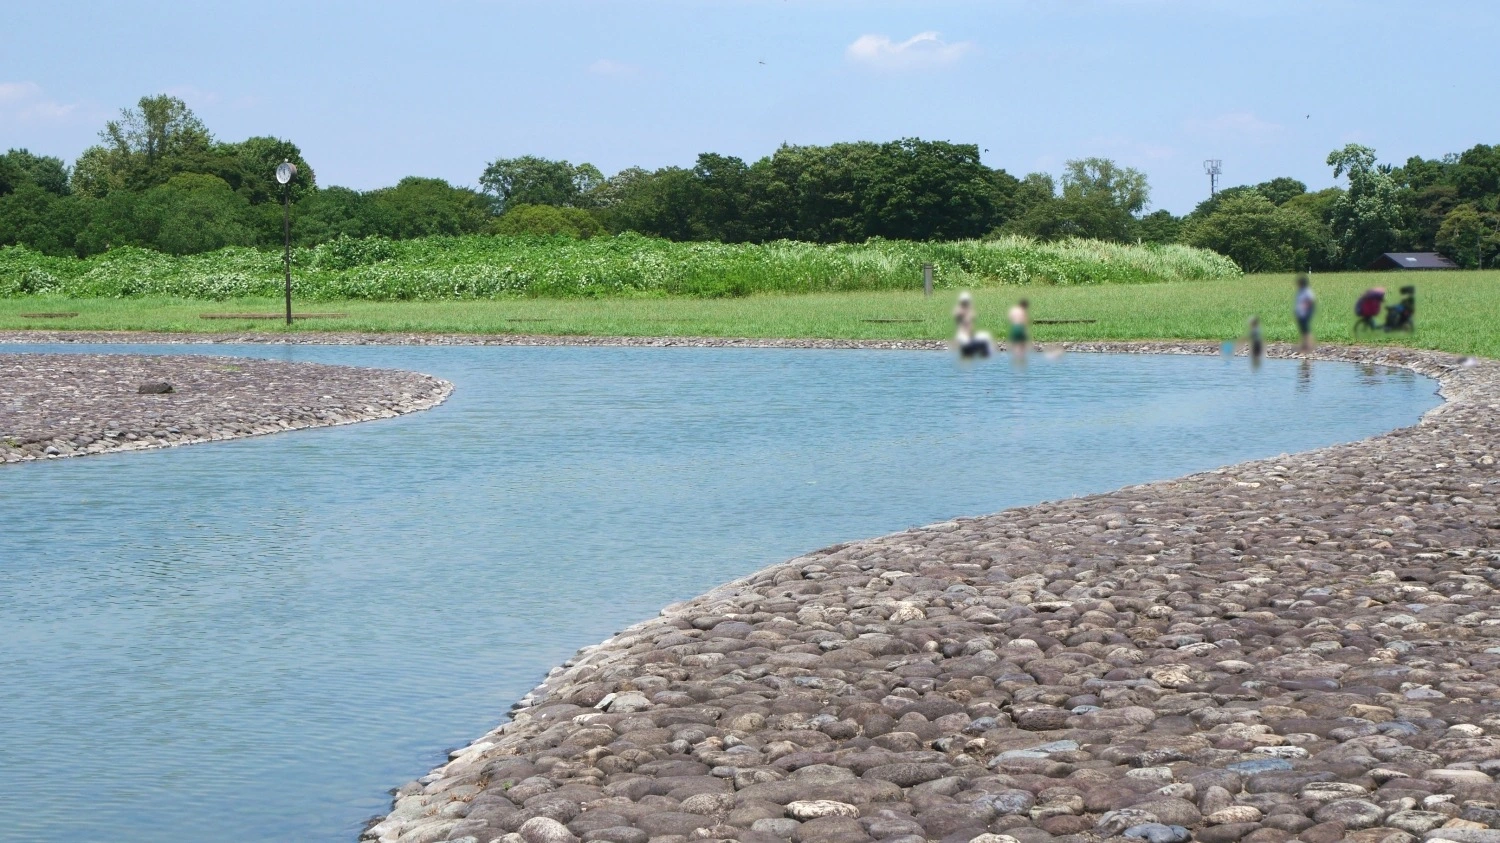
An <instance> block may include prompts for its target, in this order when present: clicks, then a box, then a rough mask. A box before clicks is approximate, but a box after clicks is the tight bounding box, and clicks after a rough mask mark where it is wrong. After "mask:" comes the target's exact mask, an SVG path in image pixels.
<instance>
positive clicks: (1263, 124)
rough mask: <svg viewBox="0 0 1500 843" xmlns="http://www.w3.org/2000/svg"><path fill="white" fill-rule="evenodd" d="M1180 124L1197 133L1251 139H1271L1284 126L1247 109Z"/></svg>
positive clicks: (1192, 119)
mask: <svg viewBox="0 0 1500 843" xmlns="http://www.w3.org/2000/svg"><path fill="white" fill-rule="evenodd" d="M1182 125H1183V128H1185V129H1187V130H1188V131H1189V132H1192V133H1194V134H1198V135H1206V136H1209V137H1216V138H1235V139H1239V140H1252V141H1269V140H1272V139H1274V138H1275V137H1276V136H1278V135H1280V134H1281V132H1282V131H1283V130H1284V129H1285V128H1286V127H1285V126H1282V125H1281V124H1279V123H1272V122H1270V121H1268V120H1262V119H1261V118H1259V117H1257V116H1255V114H1253V113H1252V112H1249V111H1234V112H1230V113H1228V114H1220V115H1219V116H1217V117H1207V118H1204V117H1192V118H1189V119H1188V120H1186V121H1184V122H1183V124H1182Z"/></svg>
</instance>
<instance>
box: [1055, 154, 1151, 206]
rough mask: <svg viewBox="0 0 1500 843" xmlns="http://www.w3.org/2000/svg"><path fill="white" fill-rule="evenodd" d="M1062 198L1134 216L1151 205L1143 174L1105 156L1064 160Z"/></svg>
mask: <svg viewBox="0 0 1500 843" xmlns="http://www.w3.org/2000/svg"><path fill="white" fill-rule="evenodd" d="M1062 195H1063V198H1064V199H1072V200H1076V201H1086V202H1092V203H1097V204H1101V205H1104V206H1107V207H1111V208H1115V209H1118V210H1121V211H1124V212H1125V213H1127V214H1130V215H1135V214H1139V213H1141V212H1142V211H1144V210H1145V209H1146V208H1147V207H1149V206H1150V204H1151V188H1150V186H1149V185H1148V184H1147V183H1146V175H1145V174H1144V173H1142V172H1140V171H1139V170H1136V169H1134V168H1131V167H1120V166H1119V165H1117V164H1115V162H1113V161H1111V160H1109V159H1108V158H1078V159H1074V160H1072V161H1069V162H1067V164H1066V166H1065V168H1064V170H1063V177H1062Z"/></svg>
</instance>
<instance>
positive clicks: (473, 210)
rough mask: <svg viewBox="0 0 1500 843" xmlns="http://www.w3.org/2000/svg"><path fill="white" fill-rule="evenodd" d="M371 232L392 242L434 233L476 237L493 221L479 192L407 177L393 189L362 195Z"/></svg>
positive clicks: (441, 181) (440, 182) (444, 183)
mask: <svg viewBox="0 0 1500 843" xmlns="http://www.w3.org/2000/svg"><path fill="white" fill-rule="evenodd" d="M365 198H366V200H367V202H368V206H367V209H366V213H367V214H368V218H369V220H370V221H371V223H372V224H373V228H374V229H375V230H374V231H373V232H372V233H374V234H380V235H382V236H385V237H389V238H391V239H392V240H406V239H410V238H412V237H427V236H430V235H435V234H446V235H458V234H477V233H479V232H482V231H484V230H486V229H487V228H488V227H489V225H490V223H491V220H492V216H491V214H490V209H489V203H488V202H486V201H485V198H484V197H483V196H481V195H479V194H478V193H476V192H474V191H472V190H469V189H468V188H463V187H454V186H453V185H450V184H448V183H447V182H446V181H443V180H442V179H428V178H419V177H417V176H407V177H406V178H404V179H402V180H401V181H400V182H398V183H397V184H396V186H395V187H386V188H381V189H379V190H372V191H370V192H369V193H367V194H365Z"/></svg>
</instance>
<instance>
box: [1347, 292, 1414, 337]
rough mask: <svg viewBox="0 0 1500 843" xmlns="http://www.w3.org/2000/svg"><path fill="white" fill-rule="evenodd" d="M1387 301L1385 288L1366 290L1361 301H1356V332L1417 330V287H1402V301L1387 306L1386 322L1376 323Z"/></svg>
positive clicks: (1360, 298)
mask: <svg viewBox="0 0 1500 843" xmlns="http://www.w3.org/2000/svg"><path fill="white" fill-rule="evenodd" d="M1384 303H1385V288H1384V287H1373V288H1371V289H1369V290H1366V291H1365V293H1364V295H1362V296H1360V297H1359V301H1356V302H1355V303H1354V316H1355V322H1354V332H1355V333H1359V332H1360V331H1375V330H1380V331H1386V332H1387V333H1389V332H1391V331H1415V330H1416V325H1415V324H1414V323H1413V322H1412V317H1414V316H1415V315H1416V312H1417V288H1416V287H1414V286H1410V285H1408V286H1405V287H1402V288H1401V301H1399V302H1396V303H1395V304H1393V305H1388V306H1386V308H1385V324H1383V325H1382V324H1376V322H1375V319H1376V317H1378V316H1379V315H1380V308H1381V306H1382V305H1383V304H1384Z"/></svg>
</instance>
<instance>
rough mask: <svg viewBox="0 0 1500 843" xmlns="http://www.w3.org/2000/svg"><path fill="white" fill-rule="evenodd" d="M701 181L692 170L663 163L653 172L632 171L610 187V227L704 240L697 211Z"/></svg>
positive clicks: (640, 232) (680, 238)
mask: <svg viewBox="0 0 1500 843" xmlns="http://www.w3.org/2000/svg"><path fill="white" fill-rule="evenodd" d="M700 187H701V186H700V184H699V183H698V180H697V179H696V178H694V177H693V171H692V170H685V169H683V168H681V167H663V168H662V169H660V170H657V171H655V172H653V173H646V174H644V175H642V174H641V173H632V174H631V176H630V178H629V180H628V181H626V182H625V183H624V184H622V185H620V186H618V188H617V189H615V190H612V191H611V200H610V201H611V204H610V205H609V206H608V207H607V208H606V210H605V211H604V216H605V218H606V220H608V223H609V227H610V230H611V231H616V232H624V231H634V232H636V233H637V234H644V235H647V236H651V237H665V238H667V239H669V240H702V239H704V237H705V232H704V231H703V228H702V221H701V218H700V217H699V216H698V214H697V213H696V212H695V210H694V208H695V207H696V204H697V201H698V197H699V196H700Z"/></svg>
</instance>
